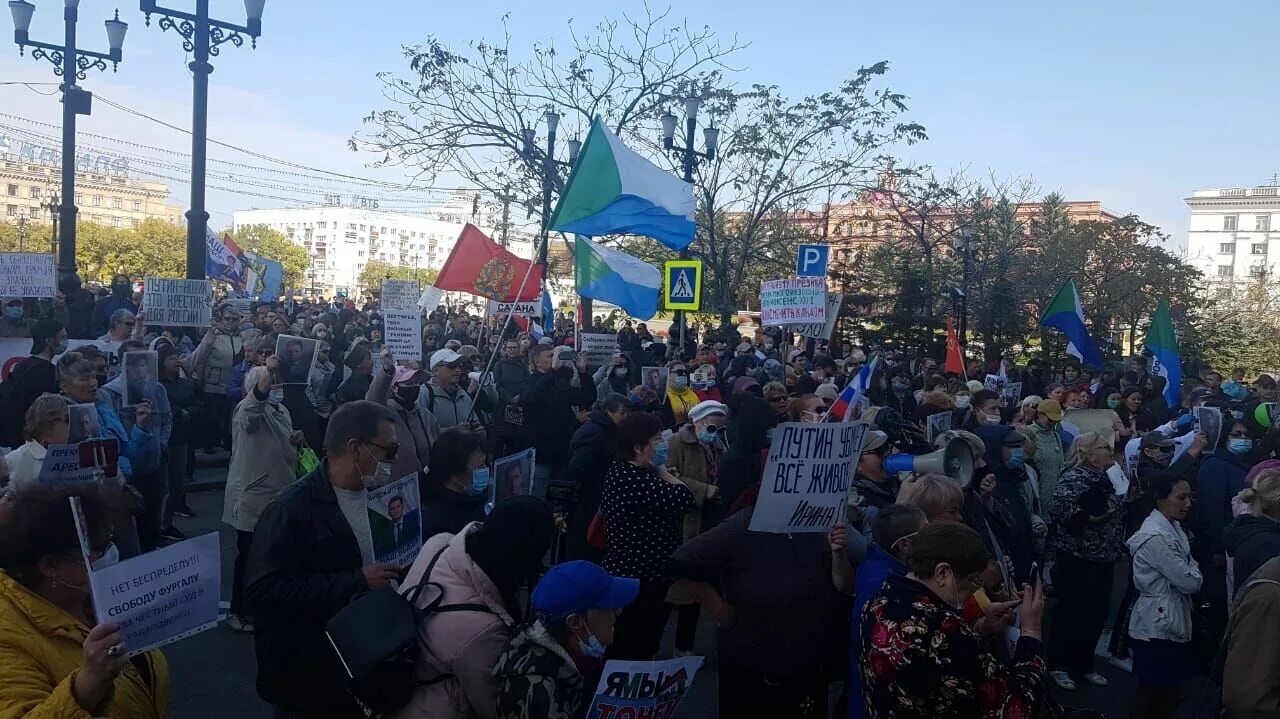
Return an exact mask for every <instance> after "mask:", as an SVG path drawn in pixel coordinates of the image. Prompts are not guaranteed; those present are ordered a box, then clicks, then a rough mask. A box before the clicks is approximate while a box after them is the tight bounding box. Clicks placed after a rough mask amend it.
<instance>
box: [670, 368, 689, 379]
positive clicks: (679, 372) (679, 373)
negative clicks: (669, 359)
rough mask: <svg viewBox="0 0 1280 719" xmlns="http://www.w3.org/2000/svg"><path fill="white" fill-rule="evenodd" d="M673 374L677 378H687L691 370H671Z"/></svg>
mask: <svg viewBox="0 0 1280 719" xmlns="http://www.w3.org/2000/svg"><path fill="white" fill-rule="evenodd" d="M671 374H673V375H676V376H678V377H683V376H685V375H687V374H689V370H687V369H673V370H671Z"/></svg>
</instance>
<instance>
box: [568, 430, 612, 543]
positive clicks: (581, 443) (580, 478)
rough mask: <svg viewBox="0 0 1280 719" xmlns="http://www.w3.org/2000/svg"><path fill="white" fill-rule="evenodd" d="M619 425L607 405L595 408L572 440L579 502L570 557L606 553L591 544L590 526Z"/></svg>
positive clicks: (573, 517)
mask: <svg viewBox="0 0 1280 719" xmlns="http://www.w3.org/2000/svg"><path fill="white" fill-rule="evenodd" d="M616 430H617V426H616V425H614V423H613V420H612V419H609V413H608V412H605V411H604V410H603V409H600V408H598V407H597V408H596V409H593V410H591V415H590V417H588V419H587V421H586V424H583V425H582V426H581V427H579V428H578V431H576V432H574V433H573V439H572V440H571V441H570V442H569V471H568V477H569V481H570V482H571V483H573V488H574V493H575V494H576V495H577V502H576V503H575V504H574V507H573V512H572V513H571V514H570V515H569V522H568V529H567V530H566V534H565V541H566V542H567V544H566V546H567V547H568V552H569V557H570V558H572V559H589V560H591V561H595V562H599V561H600V560H601V559H602V558H603V557H602V556H601V555H600V554H599V552H598V551H596V550H595V549H594V548H593V547H590V545H588V544H587V528H588V527H589V526H591V520H592V519H594V518H595V516H596V512H597V511H599V510H600V496H601V494H602V493H603V492H604V474H605V472H606V471H607V470H608V469H609V461H610V460H611V459H613V455H614V441H615V431H616Z"/></svg>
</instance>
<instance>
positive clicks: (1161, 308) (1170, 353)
mask: <svg viewBox="0 0 1280 719" xmlns="http://www.w3.org/2000/svg"><path fill="white" fill-rule="evenodd" d="M1143 344H1145V345H1146V348H1147V349H1149V350H1151V354H1152V355H1153V356H1154V357H1155V362H1154V363H1153V364H1152V366H1151V371H1152V372H1153V373H1154V374H1157V375H1160V376H1161V377H1164V381H1165V385H1164V398H1165V400H1166V401H1167V402H1168V403H1169V406H1170V407H1177V406H1178V404H1179V403H1180V402H1181V401H1182V357H1181V356H1180V355H1179V354H1178V337H1177V335H1175V334H1174V333H1173V319H1172V318H1171V317H1169V302H1168V301H1167V300H1160V302H1159V303H1157V304H1156V314H1155V316H1154V317H1152V318H1151V326H1150V327H1148V328H1147V339H1146V341H1145V342H1144V343H1143Z"/></svg>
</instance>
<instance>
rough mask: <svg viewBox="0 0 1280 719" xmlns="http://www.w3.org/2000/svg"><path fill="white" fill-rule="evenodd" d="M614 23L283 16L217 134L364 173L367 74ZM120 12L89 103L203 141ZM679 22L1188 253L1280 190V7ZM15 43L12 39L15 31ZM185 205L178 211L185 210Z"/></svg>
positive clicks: (49, 29) (521, 14)
mask: <svg viewBox="0 0 1280 719" xmlns="http://www.w3.org/2000/svg"><path fill="white" fill-rule="evenodd" d="M172 2H173V4H178V5H180V6H181V5H188V4H193V3H192V0H172ZM36 4H37V6H38V11H37V17H36V23H35V27H34V34H36V35H38V36H41V37H46V38H47V37H49V36H50V35H51V34H53V33H54V32H56V30H57V27H58V26H59V25H60V15H61V13H60V12H59V10H60V9H61V6H62V3H61V2H55V1H54V0H36ZM621 5H622V7H624V8H627V9H629V10H631V11H638V10H640V9H641V8H642V6H641V5H640V4H639V3H637V2H624V3H621ZM81 6H82V7H81V14H82V24H81V27H82V30H81V34H82V37H83V38H84V40H83V42H82V44H84V45H90V46H100V45H105V33H104V32H103V31H102V29H101V27H102V26H101V21H102V20H103V19H105V18H106V10H107V8H108V7H114V6H113V5H110V4H109V3H102V2H101V1H100V0H83V2H82V3H81ZM656 6H657V7H662V6H661V5H656ZM213 7H214V12H215V15H217V14H221V15H223V16H225V17H227V18H229V19H240V18H241V17H242V13H243V8H242V4H241V3H240V2H238V1H237V0H213ZM606 7H607V5H606V4H604V3H600V2H598V0H597V1H595V2H586V1H585V0H558V1H557V0H551V1H547V2H540V3H531V2H510V0H507V1H506V2H497V1H495V0H470V1H469V2H466V3H436V2H422V0H414V1H410V0H377V2H371V3H363V4H352V3H349V2H337V1H336V0H306V1H305V2H304V1H303V0H270V2H268V3H267V10H266V14H265V18H264V36H263V38H262V40H261V42H260V43H259V47H258V49H257V50H256V51H251V50H249V49H248V48H247V47H246V48H242V49H238V50H237V49H234V48H230V47H229V46H228V47H227V49H226V50H225V51H224V52H223V54H222V56H221V57H220V58H217V59H215V61H214V64H215V65H216V67H217V69H216V71H215V72H214V75H213V78H212V83H213V88H214V94H213V108H212V112H211V119H210V124H211V134H213V135H214V136H216V137H220V138H222V139H226V140H229V141H233V142H236V143H239V144H243V145H246V146H248V147H251V148H254V149H258V150H262V151H265V152H269V153H272V154H276V155H282V156H286V157H288V158H290V159H293V160H295V161H300V162H306V163H308V164H313V165H318V166H321V167H325V168H332V169H343V170H355V169H359V168H360V166H361V162H362V158H360V157H359V156H355V155H352V154H351V153H349V152H347V151H346V150H345V147H344V146H343V141H344V140H345V138H346V137H347V136H349V135H350V133H351V132H352V131H354V130H356V129H358V127H359V119H360V118H361V117H362V116H363V115H364V114H366V113H367V112H368V111H369V110H370V109H373V108H374V107H380V106H381V103H380V102H379V98H378V95H377V92H378V88H377V85H376V83H375V81H374V79H373V74H374V73H375V72H377V71H379V70H399V69H401V68H403V67H404V66H405V63H404V61H403V59H402V58H401V57H400V55H399V47H400V45H401V44H402V43H413V42H416V41H419V40H421V39H423V38H424V37H425V36H427V35H428V34H434V35H437V36H439V37H441V38H443V39H444V40H445V41H446V42H449V43H455V44H459V45H461V44H463V43H465V42H466V41H467V40H469V39H472V38H475V37H479V36H481V35H487V36H489V37H495V36H496V35H497V33H498V32H499V31H500V26H499V24H498V22H497V20H498V18H499V17H500V16H501V15H502V14H503V13H504V12H511V21H510V26H511V28H512V30H513V33H514V35H515V37H514V42H513V45H514V46H515V47H518V48H521V47H527V46H528V45H529V43H530V42H531V41H533V40H535V39H544V38H548V37H555V38H561V39H563V37H564V32H565V28H566V22H567V20H568V19H569V18H573V19H574V21H575V23H576V24H578V25H579V26H587V25H592V24H594V23H595V22H596V21H597V20H599V19H600V18H601V16H602V13H604V12H606V10H605V8H606ZM122 10H123V12H122V19H125V20H127V21H129V22H130V29H129V37H128V40H127V41H126V48H125V53H126V62H125V63H124V64H122V65H121V69H120V73H119V74H118V75H110V74H107V75H105V76H103V75H97V76H91V77H90V78H89V81H88V82H86V83H84V84H85V86H86V87H87V88H88V89H91V90H95V91H97V92H99V93H101V94H102V95H103V96H106V97H110V98H112V99H115V100H117V101H121V102H125V103H126V104H129V105H131V106H134V107H138V108H140V109H144V110H146V111H148V112H150V113H152V114H156V115H158V116H160V117H163V118H164V119H166V120H169V121H172V122H175V123H177V124H180V125H183V126H189V124H190V118H189V113H190V109H189V103H190V79H189V75H188V73H187V72H186V69H185V67H184V65H183V54H182V51H181V47H180V44H179V41H178V39H177V37H176V36H175V35H174V34H172V33H164V34H161V33H160V32H159V30H158V29H157V28H156V27H155V23H154V22H153V23H152V27H151V28H145V27H144V26H143V23H142V18H141V16H140V14H139V13H138V11H137V8H136V5H130V6H127V7H125V8H122ZM613 12H616V11H613ZM672 17H673V18H675V17H685V18H687V19H688V20H689V21H690V22H691V23H693V24H695V25H701V24H704V23H705V24H709V25H711V26H712V27H713V28H714V29H716V30H717V31H718V32H719V33H720V34H722V35H724V36H729V35H732V34H735V33H736V34H737V35H738V36H739V37H740V38H741V39H742V40H744V41H747V42H749V43H750V46H749V47H748V48H747V49H746V50H744V51H743V52H742V53H741V55H740V56H739V57H738V59H737V63H738V64H739V65H741V66H744V67H745V68H746V69H745V71H744V72H742V73H741V74H740V75H739V76H738V80H739V81H740V82H741V83H743V84H747V83H750V82H765V83H776V84H778V85H780V86H782V87H783V88H784V90H785V91H787V92H788V93H790V94H793V95H800V94H802V93H807V92H819V91H822V90H825V89H828V88H832V87H834V86H835V85H836V84H837V83H838V82H839V81H840V80H841V79H842V78H844V77H847V76H848V75H849V73H851V72H852V71H853V70H854V69H855V68H856V67H858V66H859V65H862V64H867V63H870V62H873V61H876V60H880V59H886V60H889V61H890V63H891V71H890V74H889V75H888V78H887V84H888V85H890V86H892V87H893V88H894V89H896V90H898V91H900V92H903V93H906V94H907V95H908V96H909V97H910V105H911V112H910V117H911V118H912V119H915V120H917V121H919V122H921V123H923V124H924V125H925V127H926V128H927V130H928V133H929V136H930V139H929V141H928V142H927V143H924V144H922V145H919V146H917V147H915V148H912V149H911V150H910V151H909V157H908V159H910V160H913V161H917V162H926V163H929V164H932V165H934V166H935V167H937V168H939V169H940V170H949V169H954V168H967V170H968V171H969V172H970V173H972V174H975V175H979V176H985V175H987V174H988V173H994V174H996V175H998V176H1001V177H1008V176H1021V177H1030V178H1032V179H1034V180H1035V181H1036V182H1037V183H1038V185H1039V186H1040V187H1041V188H1042V189H1044V190H1045V191H1049V190H1058V191H1061V192H1062V193H1063V194H1065V195H1066V196H1067V197H1068V198H1070V199H1098V200H1101V201H1102V202H1103V203H1104V204H1105V205H1106V206H1107V207H1109V208H1111V209H1113V210H1118V211H1122V212H1135V213H1138V214H1139V215H1141V216H1142V217H1144V218H1145V219H1147V220H1148V221H1151V222H1153V223H1156V224H1158V225H1160V226H1161V227H1163V228H1164V229H1165V230H1166V231H1168V232H1169V233H1170V234H1172V235H1173V236H1174V240H1175V243H1176V244H1178V245H1181V244H1182V243H1183V242H1184V239H1183V238H1184V236H1185V232H1186V207H1185V205H1184V204H1183V202H1182V198H1183V197H1185V196H1186V195H1187V194H1188V193H1189V192H1190V191H1191V190H1192V189H1196V188H1205V187H1216V186H1231V185H1247V184H1259V183H1261V182H1263V181H1265V180H1267V179H1268V178H1270V177H1271V176H1272V174H1273V173H1275V172H1280V163H1277V162H1275V159H1274V158H1275V155H1276V144H1277V141H1278V140H1277V133H1276V132H1275V131H1274V125H1275V118H1276V117H1278V116H1280V112H1277V110H1278V109H1280V108H1277V97H1278V95H1277V93H1276V92H1275V89H1274V83H1273V82H1271V80H1272V78H1273V76H1274V70H1273V67H1274V53H1273V51H1272V49H1273V47H1274V43H1275V40H1274V32H1275V28H1276V27H1280V3H1276V2H1274V1H1273V0H1251V1H1243V2H1236V3H1231V4H1229V5H1228V4H1225V3H1205V2H1190V1H1186V0H1164V1H1161V0H1125V1H1123V2H1117V1H1116V0H1072V1H1071V2H1057V3H1047V2H1027V1H1026V0H1006V1H997V0H971V1H970V2H951V1H944V0H917V1H915V2H883V1H880V2H865V1H864V0H856V1H853V0H845V1H843V2H835V1H833V0H791V1H790V2H786V3H779V2H776V1H773V2H767V3H766V2H761V1H760V0H743V1H742V2H726V1H725V0H719V1H714V0H684V1H683V2H680V3H677V4H676V7H675V9H673V11H672ZM0 29H2V30H3V35H2V36H4V37H7V36H8V32H9V25H8V22H7V20H6V21H3V22H0ZM13 50H14V48H13V46H12V45H11V44H9V43H8V42H5V43H4V44H0V81H4V80H43V81H48V80H52V79H53V78H52V75H51V74H50V73H48V72H47V66H46V65H42V64H38V63H35V62H34V61H32V60H30V58H21V59H20V58H18V57H17V56H16V53H15V52H13ZM0 112H13V113H15V114H19V115H24V116H28V117H38V118H41V119H51V120H52V121H54V122H56V121H57V117H58V106H57V103H56V98H42V97H39V96H37V95H34V94H32V93H30V92H28V91H27V90H25V89H21V88H16V89H15V88H9V87H5V88H0ZM81 127H82V129H84V130H87V131H96V132H100V133H102V134H108V135H113V136H120V135H122V134H124V133H128V134H130V136H133V137H138V138H139V139H140V141H143V142H147V143H150V144H163V145H165V146H171V147H174V148H182V146H183V140H182V138H181V137H180V136H176V135H173V134H171V133H165V132H162V131H158V130H156V129H155V128H154V127H153V126H150V125H147V124H145V123H144V124H139V123H138V122H137V121H136V120H132V119H130V118H127V117H121V116H119V113H117V112H115V111H113V110H110V108H106V107H105V106H99V107H98V108H97V109H96V110H95V114H94V117H92V118H88V119H85V120H83V121H82V125H81ZM216 152H217V151H215V154H216ZM229 159H230V158H229ZM360 171H361V172H362V173H365V174H371V173H366V171H364V170H360ZM379 176H382V177H390V176H395V175H388V174H386V173H383V174H381V175H379ZM174 189H175V193H176V194H177V195H179V198H178V199H180V198H181V195H182V194H183V193H185V192H186V189H185V187H183V188H178V187H175V188H174ZM210 200H211V205H212V206H213V207H212V209H214V210H216V211H217V213H218V214H215V222H217V219H218V217H223V218H225V219H229V217H228V216H227V215H226V213H228V212H229V211H230V210H233V209H236V208H237V207H241V206H244V205H245V204H246V201H245V200H243V199H237V198H235V197H232V196H224V195H221V194H214V195H211V198H210ZM184 204H185V202H184ZM261 204H268V205H269V204H270V203H269V202H265V201H264V202H263V203H261Z"/></svg>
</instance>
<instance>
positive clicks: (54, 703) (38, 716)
mask: <svg viewBox="0 0 1280 719" xmlns="http://www.w3.org/2000/svg"><path fill="white" fill-rule="evenodd" d="M88 634H89V628H88V627H85V626H84V625H83V624H80V623H79V622H78V621H77V620H76V619H75V618H74V617H72V616H71V615H70V614H67V613H66V612H64V611H62V610H61V609H58V608H57V607H55V606H53V605H52V604H50V603H49V602H48V601H46V600H45V599H44V598H43V597H41V596H39V595H37V594H35V593H34V592H31V591H29V590H28V589H27V588H26V587H23V586H22V585H21V584H19V583H17V582H16V581H14V580H13V579H12V578H11V577H9V575H7V574H5V573H3V572H0V719H16V718H17V717H26V718H27V719H90V718H91V717H92V716H94V715H91V714H90V713H89V712H86V711H85V710H84V709H83V708H81V706H80V705H79V704H78V703H77V702H76V700H75V698H74V697H73V696H72V694H71V682H72V679H73V678H74V677H75V674H76V672H77V671H79V669H80V666H81V664H83V663H84V650H83V647H82V645H83V644H84V638H85V637H86V636H88ZM168 711H169V665H168V664H167V663H166V662H165V659H164V655H163V654H161V653H160V652H159V651H158V650H153V651H150V652H147V653H145V654H139V655H138V656H136V657H134V658H133V660H132V661H130V662H129V663H128V664H127V665H125V668H124V671H122V672H121V673H120V676H118V677H116V682H115V688H114V690H113V693H112V697H111V698H110V699H109V700H108V702H107V704H106V705H105V706H104V707H103V710H102V714H100V715H98V716H102V717H112V718H118V719H160V717H164V716H166V715H167V714H168Z"/></svg>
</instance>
